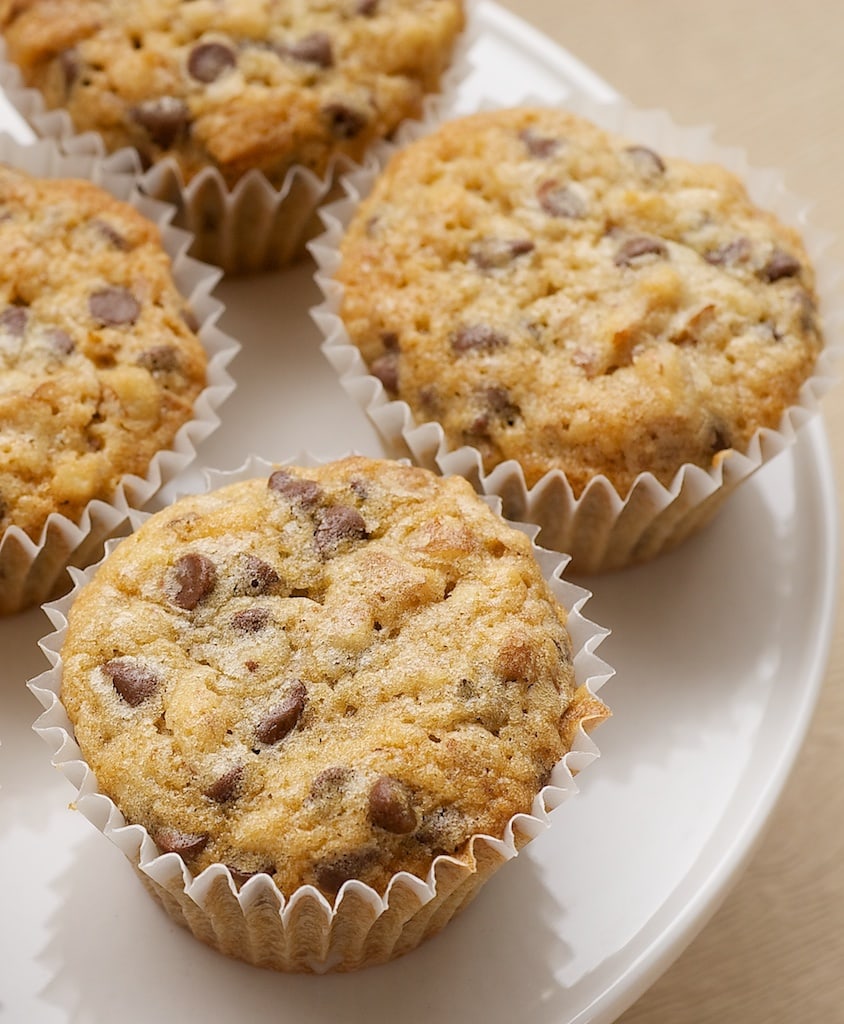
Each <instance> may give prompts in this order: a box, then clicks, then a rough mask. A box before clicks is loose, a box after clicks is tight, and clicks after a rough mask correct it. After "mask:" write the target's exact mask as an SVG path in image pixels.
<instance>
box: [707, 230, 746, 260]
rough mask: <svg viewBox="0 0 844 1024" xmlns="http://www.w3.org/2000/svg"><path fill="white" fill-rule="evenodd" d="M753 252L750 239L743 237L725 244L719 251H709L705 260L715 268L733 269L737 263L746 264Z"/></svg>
mask: <svg viewBox="0 0 844 1024" xmlns="http://www.w3.org/2000/svg"><path fill="white" fill-rule="evenodd" d="M752 252H753V246H752V245H751V242H750V239H749V238H745V237H744V236H741V237H739V238H734V239H733V240H732V241H731V242H725V243H724V244H723V245H721V246H719V247H718V248H717V249H708V250H707V251H706V252H705V253H704V254H703V258H704V259H705V260H706V262H707V263H711V264H712V265H713V266H714V267H732V266H735V265H736V264H737V263H746V262H747V260H748V259H749V258H750V255H751V253H752Z"/></svg>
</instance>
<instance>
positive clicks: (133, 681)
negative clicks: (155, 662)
mask: <svg viewBox="0 0 844 1024" xmlns="http://www.w3.org/2000/svg"><path fill="white" fill-rule="evenodd" d="M103 672H105V674H106V675H107V676H108V677H109V678H110V679H111V681H112V683H113V684H114V688H115V690H117V692H118V693H119V694H120V696H121V697H122V698H123V700H125V701H126V703H127V704H128V705H129V706H130V707H133V708H136V707H138V705H139V704H143V702H144V701H145V700H147V699H148V698H149V697H151V696H152V695H153V693H155V691H156V690H157V689H158V686H159V683H160V680H159V678H158V676H157V675H156V673H155V672H153V671H152V670H151V669H148V668H145V667H144V666H143V665H139V664H138V662H137V661H134V660H132V659H130V658H112V659H111V661H107V662H106V663H105V665H103Z"/></svg>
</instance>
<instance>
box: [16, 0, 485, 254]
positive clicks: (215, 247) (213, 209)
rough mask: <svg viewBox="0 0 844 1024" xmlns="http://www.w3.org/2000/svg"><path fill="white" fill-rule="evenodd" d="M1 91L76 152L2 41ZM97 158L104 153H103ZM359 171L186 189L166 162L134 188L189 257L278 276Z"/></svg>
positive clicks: (454, 73)
mask: <svg viewBox="0 0 844 1024" xmlns="http://www.w3.org/2000/svg"><path fill="white" fill-rule="evenodd" d="M477 2H478V0H464V7H465V14H466V27H465V28H464V30H463V32H462V33H461V34H460V35H459V36H458V37H457V39H456V40H455V43H454V49H453V53H452V58H451V61H450V63H449V66H448V67H447V68H446V69H445V71H444V72H443V74H442V77H441V81H440V88H439V92H437V93H431V94H430V95H428V96H426V97H425V99H424V100H423V104H422V107H423V117H424V119H425V120H432V121H433V120H436V119H437V118H439V117H442V116H443V115H442V113H441V112H442V111H443V110H445V109H447V108H448V107H449V106H450V104H451V103H452V102H453V99H454V94H455V92H456V90H457V87H458V86H459V84H460V83H461V82H462V81H463V80H464V79H465V78H466V76H467V74H468V72H469V70H470V67H471V64H470V58H469V51H470V49H471V47H472V45H473V43H474V42H475V40H476V39H477V36H478V26H477V19H476V17H475V13H474V12H475V9H476V7H477ZM0 87H2V88H3V90H4V91H5V93H6V96H7V98H8V100H9V102H10V103H11V104H12V105H13V106H14V107H15V109H16V110H17V111H18V112H19V113H20V114H21V115H22V116H23V117H24V118H25V119H26V120H27V122H28V123H29V124H30V125H31V127H32V128H33V129H34V130H35V131H36V132H37V133H38V135H40V136H42V137H45V138H52V139H57V140H62V142H63V144H65V145H67V144H68V143H70V144H71V145H73V144H74V143H73V141H72V140H73V139H75V138H79V137H80V136H78V135H77V133H76V129H75V128H74V126H73V122H72V121H71V119H70V115H69V114H68V113H67V111H65V110H47V109H46V108H45V105H44V100H43V97H42V95H41V93H40V92H39V91H38V90H37V89H32V88H28V87H27V86H26V85H25V84H24V83H23V80H22V77H21V74H20V71H19V70H18V68H17V67H16V66H15V65H14V64H12V63H10V62H9V61H8V60H7V58H6V50H5V46H4V44H3V41H2V39H0ZM93 134H94V133H91V132H87V133H85V136H88V135H93ZM85 136H81V137H85ZM95 137H98V136H95ZM102 150H103V152H105V146H104V145H103V147H102ZM356 166H357V165H356V164H355V162H354V161H353V160H351V159H349V158H347V157H345V156H340V157H338V158H336V159H335V160H334V161H332V163H331V164H330V165H329V167H328V169H327V171H326V173H325V175H324V176H322V177H320V176H319V175H317V174H315V173H314V172H313V171H311V170H309V169H308V168H306V167H302V166H294V167H292V168H291V169H290V170H289V171H288V173H287V175H286V176H285V179H284V181H283V182H282V184H281V186H280V187H278V188H277V187H276V186H274V185H272V184H271V183H270V182H269V180H268V179H267V178H266V177H265V176H264V175H263V174H262V173H261V172H260V171H257V170H254V171H249V172H248V173H247V174H245V175H244V176H243V177H242V178H241V179H240V180H239V181H238V182H237V183H236V184H235V185H234V186H233V187H230V186H229V185H228V184H227V183H226V181H225V179H224V178H223V176H222V175H221V174H220V172H219V171H218V170H217V169H216V168H213V167H207V168H205V169H204V170H203V171H201V172H200V173H199V174H197V175H196V176H195V177H194V178H193V179H192V180H191V181H189V182H187V183H186V182H185V180H184V176H183V175H182V172H181V170H180V168H179V165H178V162H177V161H176V160H175V159H174V158H172V157H166V158H164V159H162V160H160V161H158V162H156V163H155V164H154V165H153V166H152V167H150V168H149V170H147V171H146V172H145V173H143V174H141V176H140V179H139V187H140V189H141V190H142V191H143V192H144V193H145V194H146V195H149V196H151V197H153V198H155V199H159V200H161V201H163V202H166V203H169V204H171V205H172V206H173V207H175V211H176V212H175V214H174V219H173V223H174V224H175V225H176V226H178V227H180V228H182V229H183V230H185V231H188V232H189V233H190V234H191V235H192V236H193V241H192V244H191V249H190V253H191V256H193V257H194V258H195V259H198V260H202V261H204V262H206V263H212V264H213V265H214V266H217V267H220V268H221V269H222V270H223V271H225V273H227V274H249V273H257V272H259V271H266V270H276V269H279V268H281V267H285V266H288V265H290V264H291V263H294V262H296V261H297V260H299V259H301V258H303V257H305V256H306V255H307V243H308V241H310V240H311V239H312V238H314V236H315V235H317V234H318V233H319V231H320V229H321V224H320V220H319V216H318V213H317V211H318V208H319V206H320V204H321V203H324V202H326V201H327V200H329V199H332V198H335V197H336V196H338V195H340V194H341V193H340V192H339V188H338V182H339V179H340V178H341V176H342V175H344V174H347V173H350V172H351V171H352V170H353V169H354V168H355V167H356ZM138 167H140V158H139V157H138Z"/></svg>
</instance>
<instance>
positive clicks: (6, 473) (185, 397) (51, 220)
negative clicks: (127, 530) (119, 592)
mask: <svg viewBox="0 0 844 1024" xmlns="http://www.w3.org/2000/svg"><path fill="white" fill-rule="evenodd" d="M42 148H44V147H42ZM46 148H51V147H49V146H48V147H46ZM6 149H7V151H8V154H7V155H8V156H10V157H12V158H13V159H14V157H15V155H16V151H15V149H14V147H13V146H12V147H11V148H10V147H9V146H8V145H7V147H6ZM77 166H79V164H78V161H77ZM0 260H2V266H0V307H2V308H0V368H2V372H0V429H2V445H0V538H2V539H0V610H2V611H4V612H9V611H16V610H18V609H19V608H21V607H24V606H25V605H27V604H32V603H36V602H38V601H39V600H41V601H43V600H45V599H46V598H47V597H49V594H50V588H51V587H52V586H53V585H54V584H55V582H56V576H57V575H58V574H59V573H60V571H61V569H62V567H63V564H64V562H65V561H66V556H69V555H70V551H71V549H72V548H73V547H74V545H76V544H77V543H78V542H79V534H80V533H82V534H85V533H86V532H88V533H89V536H88V538H87V539H88V540H89V541H90V540H93V539H95V536H96V531H95V530H93V529H92V528H91V526H90V522H89V520H90V517H91V515H92V508H93V507H94V506H93V504H92V503H106V504H107V505H112V504H114V505H115V508H114V511H116V510H117V508H118V507H119V506H121V505H122V512H119V516H120V518H123V517H124V516H125V512H126V505H125V497H124V495H123V493H122V490H121V487H122V484H123V482H124V480H125V479H126V478H127V477H128V476H129V475H134V476H137V477H141V478H143V477H146V476H147V474H148V473H149V472H150V471H152V472H153V473H154V474H155V475H158V476H159V477H160V475H161V469H160V467H157V466H156V464H155V457H156V455H157V454H158V453H159V452H161V451H163V450H166V449H169V448H172V447H173V445H174V443H175V440H176V438H177V435H179V432H180V430H182V428H183V427H184V426H185V425H186V424H188V423H189V422H191V421H192V420H193V419H194V417H195V416H196V415H197V413H195V412H194V406H195V403H196V402H197V400H198V397H199V396H200V394H201V393H202V391H203V389H204V388H205V386H206V382H207V378H206V369H207V358H206V352H205V349H204V348H203V345H202V344H201V343H200V341H199V338H198V337H197V334H196V331H197V329H198V326H199V324H198V321H197V319H196V316H195V314H194V312H193V311H192V310H191V308H190V306H189V304H188V299H187V298H186V297H184V296H183V295H182V294H181V293H180V292H179V290H178V289H177V287H176V285H175V283H174V280H173V277H172V272H171V271H172V266H171V260H170V257H169V255H168V254H167V252H166V251H165V249H164V247H163V245H162V239H161V235H160V232H159V229H158V227H157V226H156V225H155V224H154V223H152V222H151V221H150V220H148V219H147V218H146V217H145V216H143V215H142V214H141V213H140V212H139V211H138V210H136V209H135V208H134V207H133V206H130V205H129V204H128V203H126V202H123V201H121V200H118V199H116V198H115V197H114V196H112V195H111V194H110V193H109V192H107V191H105V190H104V189H103V188H101V187H99V186H98V185H95V184H93V183H92V182H89V181H85V180H81V179H77V180H74V179H69V178H56V179H48V178H40V177H36V176H33V175H30V174H28V173H27V172H26V171H24V170H18V169H15V168H14V167H12V166H9V165H2V166H0ZM201 276H207V275H205V274H203V275H201ZM226 379H227V378H226ZM219 382H220V376H219V373H217V374H215V383H219ZM202 415H203V416H204V417H208V416H209V415H210V413H209V411H208V410H203V413H202ZM209 429H210V427H209V426H208V424H206V425H205V426H203V427H202V430H201V432H202V433H207V432H208V430H209ZM175 461H176V462H184V459H183V458H181V456H180V457H179V458H178V459H176V460H175ZM137 484H138V485H139V486H138V488H137V489H138V492H139V493H141V492H143V497H144V500H145V498H146V497H148V496H149V494H151V493H152V491H153V490H154V489H155V486H156V484H155V483H152V484H151V485H148V484H145V483H144V482H143V481H142V480H138V481H137ZM95 518H96V514H95ZM118 521H119V520H118ZM86 523H88V525H86ZM112 525H113V524H112ZM99 541H100V543H101V541H102V535H100V537H99ZM68 582H69V581H68Z"/></svg>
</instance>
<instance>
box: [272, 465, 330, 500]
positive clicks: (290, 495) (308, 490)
mask: <svg viewBox="0 0 844 1024" xmlns="http://www.w3.org/2000/svg"><path fill="white" fill-rule="evenodd" d="M267 487H269V489H270V490H271V491H275V492H276V494H280V495H281V496H282V497H284V498H287V500H288V501H289V502H290V503H291V504H293V505H299V506H300V507H301V508H303V509H306V510H307V509H312V508H314V506H315V505H317V504H318V503H319V501H320V500H321V499H322V488H321V487H320V486H319V484H318V483H315V482H314V481H313V480H303V479H302V478H301V477H298V476H294V475H293V474H292V473H288V472H287V470H286V469H277V470H276V471H275V472H274V473H273V474H272V475H271V476H270V478H269V480H268V481H267Z"/></svg>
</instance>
